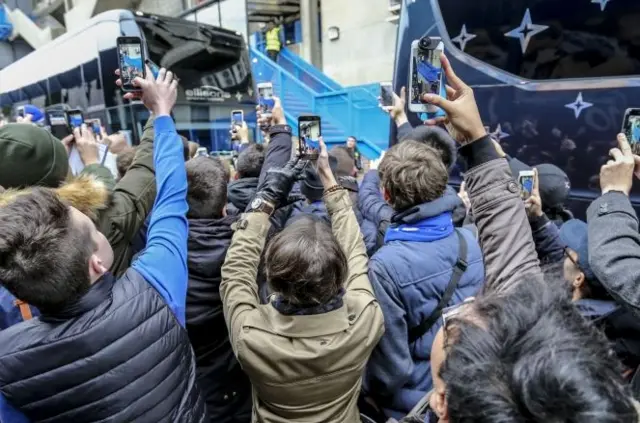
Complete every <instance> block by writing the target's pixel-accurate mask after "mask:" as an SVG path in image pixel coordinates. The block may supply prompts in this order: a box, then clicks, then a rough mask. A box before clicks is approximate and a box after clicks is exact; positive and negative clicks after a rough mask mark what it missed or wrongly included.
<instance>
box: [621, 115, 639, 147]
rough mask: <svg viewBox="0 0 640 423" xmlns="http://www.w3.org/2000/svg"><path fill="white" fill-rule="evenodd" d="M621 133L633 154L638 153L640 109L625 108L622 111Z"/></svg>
mask: <svg viewBox="0 0 640 423" xmlns="http://www.w3.org/2000/svg"><path fill="white" fill-rule="evenodd" d="M622 133H623V134H625V135H626V136H627V141H629V144H631V150H632V151H633V154H640V109H627V110H626V111H625V112H624V120H623V122H622Z"/></svg>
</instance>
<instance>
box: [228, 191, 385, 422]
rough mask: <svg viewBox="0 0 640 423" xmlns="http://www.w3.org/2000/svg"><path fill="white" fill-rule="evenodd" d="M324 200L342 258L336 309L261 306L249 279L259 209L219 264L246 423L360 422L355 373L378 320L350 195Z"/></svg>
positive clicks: (264, 219)
mask: <svg viewBox="0 0 640 423" xmlns="http://www.w3.org/2000/svg"><path fill="white" fill-rule="evenodd" d="M325 203H326V206H327V211H328V212H329V215H330V216H331V223H332V228H333V233H334V235H335V236H336V238H337V239H338V242H339V244H340V246H341V247H342V249H343V251H344V253H345V255H346V256H347V259H348V262H349V277H348V280H347V282H346V284H345V290H346V294H345V296H344V305H343V306H342V307H341V308H339V309H337V310H334V311H331V312H328V313H324V314H319V315H311V316H285V315H282V314H280V313H279V312H278V311H277V310H276V309H275V308H274V307H273V306H272V305H270V304H267V305H260V301H259V299H258V286H257V284H256V276H257V269H258V264H259V262H260V254H261V252H262V249H263V247H264V242H265V237H266V235H267V231H268V230H269V227H270V223H269V217H268V216H267V215H266V214H263V213H249V214H246V215H244V217H243V219H241V220H240V222H239V223H238V230H237V231H236V233H235V235H234V237H233V241H232V243H231V247H230V248H229V251H228V253H227V260H226V261H225V264H224V266H223V267H222V284H221V286H220V293H221V295H222V300H223V303H224V315H225V319H226V321H227V325H228V328H229V334H230V338H231V342H232V346H233V350H234V352H235V354H236V356H237V357H238V360H239V362H240V364H241V365H242V367H243V369H244V371H245V372H246V373H247V375H249V378H250V379H251V382H252V384H253V422H265V423H267V422H268V423H275V422H277V423H293V422H307V423H320V422H345V423H347V422H349V423H352V422H359V421H360V418H359V413H358V407H357V400H358V394H359V392H360V387H361V384H362V374H363V371H364V367H365V364H366V363H367V360H368V359H369V355H370V354H371V351H372V350H373V348H374V347H375V345H376V344H377V343H378V340H379V339H380V337H381V336H382V334H383V332H384V321H383V317H382V311H381V309H380V307H379V305H378V302H377V301H376V299H375V297H374V294H373V289H372V288H371V284H370V283H369V278H368V277H367V270H368V269H367V262H368V259H367V254H366V251H365V245H364V242H363V240H362V235H361V234H360V228H359V226H358V223H357V221H356V217H355V215H354V213H353V209H352V207H351V201H350V200H349V195H348V193H347V192H346V191H338V192H334V193H331V194H329V195H328V196H327V197H326V198H325Z"/></svg>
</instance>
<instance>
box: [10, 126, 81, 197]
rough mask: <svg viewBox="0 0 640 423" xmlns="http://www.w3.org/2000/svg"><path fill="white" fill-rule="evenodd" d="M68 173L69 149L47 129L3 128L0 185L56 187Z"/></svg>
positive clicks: (33, 127) (29, 127)
mask: <svg viewBox="0 0 640 423" xmlns="http://www.w3.org/2000/svg"><path fill="white" fill-rule="evenodd" d="M68 172H69V157H68V156H67V150H66V149H65V148H64V145H63V144H62V142H61V141H60V140H59V139H57V138H56V137H54V136H53V135H51V133H50V132H49V131H47V130H46V129H43V128H40V127H38V126H35V125H31V124H26V123H9V124H7V125H4V126H2V127H0V186H2V187H4V188H20V187H28V186H43V187H52V188H57V187H59V186H60V185H61V184H62V182H63V181H64V180H65V178H66V177H67V173H68Z"/></svg>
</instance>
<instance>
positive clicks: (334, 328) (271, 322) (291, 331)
mask: <svg viewBox="0 0 640 423" xmlns="http://www.w3.org/2000/svg"><path fill="white" fill-rule="evenodd" d="M260 310H261V311H262V313H263V318H260V319H255V320H252V325H253V326H255V327H257V328H259V329H262V330H265V331H268V332H273V333H276V334H278V335H281V336H288V337H290V338H313V337H316V336H327V335H332V334H335V333H338V332H342V331H345V330H347V329H348V328H349V316H348V312H347V306H346V305H343V306H342V307H340V308H338V309H336V310H333V311H330V312H327V313H323V314H313V315H308V316H285V315H284V314H282V313H280V312H279V311H278V310H276V309H275V308H274V307H273V306H271V305H267V306H265V307H261V308H260Z"/></svg>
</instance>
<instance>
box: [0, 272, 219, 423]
mask: <svg viewBox="0 0 640 423" xmlns="http://www.w3.org/2000/svg"><path fill="white" fill-rule="evenodd" d="M0 391H2V394H3V395H4V397H5V398H6V399H7V400H8V401H9V402H10V403H11V404H12V405H13V406H15V407H16V408H18V409H19V410H20V411H21V412H22V413H24V414H25V415H26V416H27V418H29V420H30V421H31V422H33V423H35V422H41V421H46V422H48V423H67V422H73V423H83V422H97V421H101V422H114V423H116V422H136V423H147V422H148V423H158V422H163V423H164V422H167V423H173V422H181V423H182V422H184V423H192V422H198V423H205V422H206V421H207V416H206V410H205V403H204V400H203V398H202V395H201V394H200V390H199V389H198V386H197V385H196V366H195V359H194V357H193V354H192V352H191V345H190V343H189V339H188V337H187V332H186V331H185V330H184V329H183V328H182V327H181V326H180V324H179V322H178V320H177V319H176V317H175V315H174V314H173V312H172V311H171V310H170V308H169V306H168V305H167V303H166V302H165V300H164V299H163V298H162V296H161V295H160V294H159V293H158V291H156V290H155V289H154V288H153V287H152V286H151V285H150V284H149V283H148V282H147V281H146V280H144V278H143V277H142V276H141V275H140V274H139V273H138V272H137V271H135V270H133V269H129V270H127V271H126V272H125V274H124V275H123V276H122V277H121V278H120V279H118V280H116V279H115V277H113V276H112V275H111V274H106V275H105V276H104V277H103V278H102V279H101V280H100V281H98V282H97V283H95V284H93V285H92V287H91V289H90V290H89V292H87V294H85V295H84V296H83V297H82V298H80V299H79V300H78V301H76V302H74V303H73V304H70V305H69V306H67V307H66V308H65V309H64V310H62V311H59V312H57V313H56V314H55V315H54V314H50V313H44V312H43V313H42V315H41V316H40V317H39V318H35V319H31V320H28V321H26V322H23V323H21V324H18V325H14V326H11V327H10V328H7V329H5V330H3V331H2V332H0Z"/></svg>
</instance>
